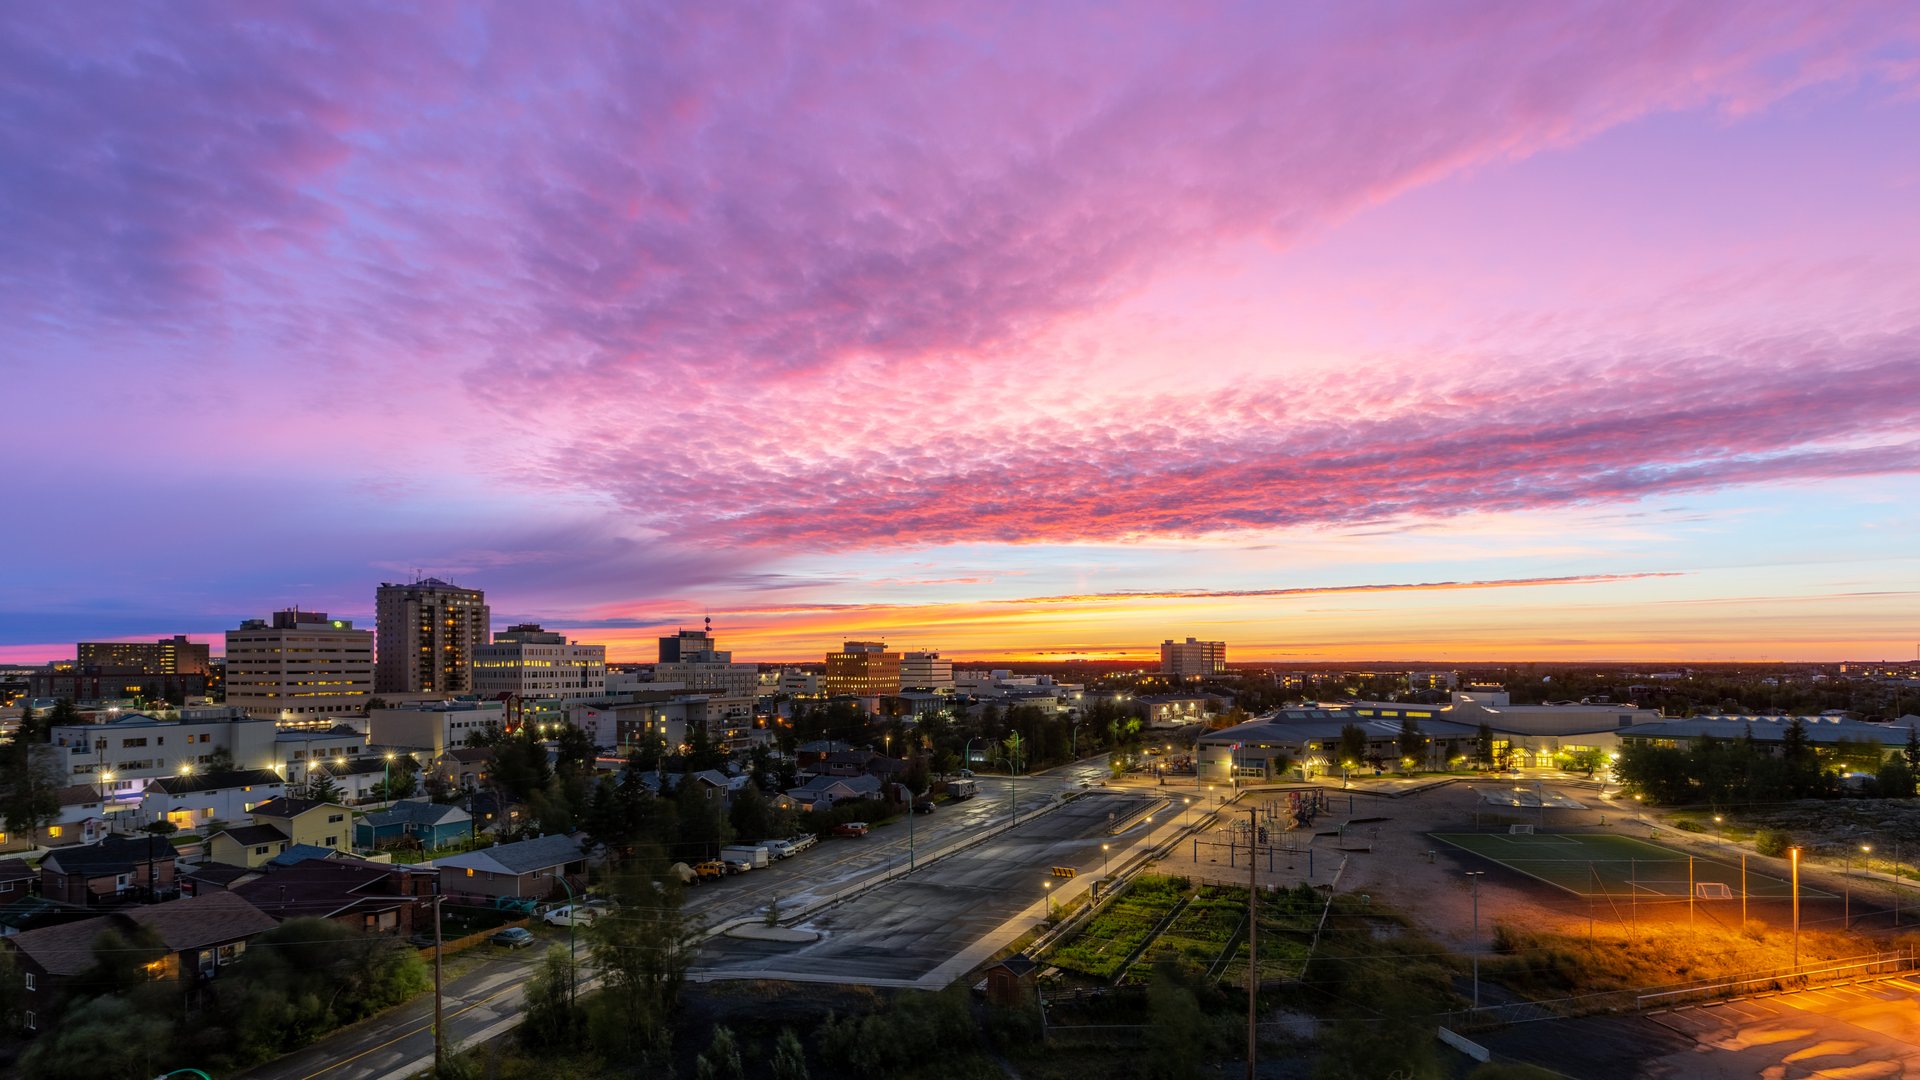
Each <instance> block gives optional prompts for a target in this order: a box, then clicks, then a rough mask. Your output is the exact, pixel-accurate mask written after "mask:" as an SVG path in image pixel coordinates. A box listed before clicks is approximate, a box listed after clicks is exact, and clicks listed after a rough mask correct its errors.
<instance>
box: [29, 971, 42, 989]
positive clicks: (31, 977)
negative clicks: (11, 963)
mask: <svg viewBox="0 0 1920 1080" xmlns="http://www.w3.org/2000/svg"><path fill="white" fill-rule="evenodd" d="M27 989H29V990H38V989H39V987H37V986H35V985H34V983H33V972H31V971H29V972H27Z"/></svg>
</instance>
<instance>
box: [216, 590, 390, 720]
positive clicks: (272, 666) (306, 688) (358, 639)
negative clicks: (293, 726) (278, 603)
mask: <svg viewBox="0 0 1920 1080" xmlns="http://www.w3.org/2000/svg"><path fill="white" fill-rule="evenodd" d="M226 669H227V670H226V683H227V704H228V705H229V706H232V707H235V708H239V709H244V710H245V711H246V713H247V715H249V716H259V717H266V718H268V719H274V720H291V719H296V718H300V717H311V716H337V715H340V714H345V713H358V712H360V711H361V710H362V709H363V708H365V706H366V704H367V700H368V699H369V698H371V697H372V696H373V634H372V632H371V631H367V630H355V629H354V628H353V623H352V622H351V621H349V620H347V619H329V618H327V613H326V612H324V611H302V610H300V609H299V608H288V609H286V610H284V611H276V612H274V613H273V618H272V619H271V620H267V619H248V620H247V621H246V622H243V623H241V624H240V628H239V629H238V630H229V631H227V656H226Z"/></svg>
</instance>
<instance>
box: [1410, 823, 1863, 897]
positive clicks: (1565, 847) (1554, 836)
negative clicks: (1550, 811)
mask: <svg viewBox="0 0 1920 1080" xmlns="http://www.w3.org/2000/svg"><path fill="white" fill-rule="evenodd" d="M1430 835H1431V836H1432V837H1433V838H1434V839H1435V840H1438V841H1440V842H1441V843H1445V844H1451V845H1453V846H1454V847H1457V848H1460V849H1461V850H1463V851H1470V852H1472V853H1473V854H1475V855H1479V856H1481V857H1482V858H1486V859H1491V860H1492V861H1494V862H1497V863H1500V864H1501V865H1503V866H1506V867H1509V868H1511V869H1513V870H1518V871H1519V872H1520V873H1522V874H1525V875H1527V876H1528V877H1531V878H1536V879H1538V880H1540V881H1544V882H1546V883H1547V884H1549V885H1554V886H1557V887H1559V888H1562V889H1565V890H1566V891H1567V892H1570V893H1572V894H1574V895H1575V896H1578V897H1581V898H1583V899H1584V898H1586V897H1628V896H1636V895H1637V896H1640V897H1643V898H1645V897H1655V898H1658V897H1668V898H1673V899H1682V898H1684V897H1686V895H1687V886H1688V882H1689V880H1691V881H1692V882H1693V883H1694V884H1695V885H1698V884H1700V883H1703V882H1704V883H1719V884H1723V885H1725V886H1726V887H1727V889H1728V891H1729V892H1731V893H1732V894H1733V896H1734V897H1735V898H1738V897H1739V896H1740V891H1741V875H1740V858H1739V856H1737V855H1736V856H1731V857H1729V858H1724V859H1716V858H1709V857H1707V856H1695V857H1694V858H1693V859H1692V868H1691V878H1689V868H1688V861H1689V860H1688V858H1687V855H1686V853H1685V852H1681V851H1675V850H1673V849H1672V848H1666V847H1661V846H1660V845H1659V844H1650V843H1648V842H1647V841H1645V840H1635V839H1633V838H1632V837H1629V836H1619V835H1614V834H1594V835H1584V834H1575V833H1540V834H1537V835H1509V834H1505V833H1432V834H1430ZM1746 890H1747V895H1748V896H1751V897H1756V898H1772V897H1779V898H1783V899H1784V898H1786V897H1789V896H1791V895H1792V894H1793V886H1792V885H1791V883H1789V882H1788V881H1786V880H1784V879H1782V878H1779V877H1775V876H1773V875H1772V874H1768V873H1764V872H1762V871H1760V870H1759V869H1757V868H1754V867H1752V866H1750V867H1749V868H1748V870H1747V872H1746ZM1832 895H1833V894H1831V893H1827V892H1822V891H1820V890H1818V889H1814V888H1809V887H1808V886H1807V884H1806V882H1804V881H1802V882H1801V883H1800V896H1801V897H1802V898H1803V899H1805V898H1811V897H1829V898H1830V897H1831V896H1832Z"/></svg>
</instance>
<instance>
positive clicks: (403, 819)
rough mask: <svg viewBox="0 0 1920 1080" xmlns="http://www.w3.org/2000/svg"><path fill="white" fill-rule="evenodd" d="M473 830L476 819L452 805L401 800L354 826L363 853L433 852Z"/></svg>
mask: <svg viewBox="0 0 1920 1080" xmlns="http://www.w3.org/2000/svg"><path fill="white" fill-rule="evenodd" d="M472 831H473V817H472V815H470V814H468V813H467V812H466V811H465V810H462V809H460V808H459V807H457V806H454V805H452V804H450V803H436V802H430V801H428V800H426V799H401V800H400V801H398V802H396V803H394V804H393V805H392V806H389V807H387V808H386V809H384V810H373V811H369V812H368V813H366V814H364V815H362V816H361V817H360V818H359V819H358V820H356V821H355V822H354V823H353V846H354V847H357V848H360V849H361V850H364V851H379V850H383V849H388V848H402V847H404V848H415V849H418V850H422V851H432V850H434V849H436V848H441V847H445V846H447V845H448V844H451V843H453V842H455V841H457V840H462V839H465V838H466V837H467V836H468V835H469V834H470V833H471V832H472Z"/></svg>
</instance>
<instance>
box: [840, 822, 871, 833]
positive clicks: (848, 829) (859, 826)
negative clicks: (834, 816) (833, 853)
mask: <svg viewBox="0 0 1920 1080" xmlns="http://www.w3.org/2000/svg"><path fill="white" fill-rule="evenodd" d="M870 831H872V830H870V829H869V828H868V827H867V823H866V822H864V821H843V822H841V823H840V824H838V825H835V826H834V827H833V835H835V836H865V835H867V833H868V832H870Z"/></svg>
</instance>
